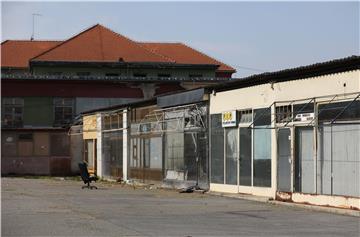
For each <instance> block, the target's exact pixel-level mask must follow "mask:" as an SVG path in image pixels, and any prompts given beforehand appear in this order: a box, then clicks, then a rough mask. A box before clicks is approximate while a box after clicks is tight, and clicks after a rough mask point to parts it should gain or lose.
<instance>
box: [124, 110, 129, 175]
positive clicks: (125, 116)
mask: <svg viewBox="0 0 360 237" xmlns="http://www.w3.org/2000/svg"><path fill="white" fill-rule="evenodd" d="M127 114H128V113H127V110H124V111H123V129H124V130H123V180H124V181H126V180H128V122H127V121H128V119H127V117H128V116H127Z"/></svg>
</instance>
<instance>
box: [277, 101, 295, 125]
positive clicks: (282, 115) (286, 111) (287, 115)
mask: <svg viewBox="0 0 360 237" xmlns="http://www.w3.org/2000/svg"><path fill="white" fill-rule="evenodd" d="M275 110H276V122H277V123H286V122H289V121H291V119H292V107H291V105H283V106H276V108H275Z"/></svg>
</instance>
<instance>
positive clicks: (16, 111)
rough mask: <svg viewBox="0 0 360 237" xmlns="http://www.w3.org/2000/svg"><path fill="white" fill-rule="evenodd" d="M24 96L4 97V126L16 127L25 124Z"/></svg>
mask: <svg viewBox="0 0 360 237" xmlns="http://www.w3.org/2000/svg"><path fill="white" fill-rule="evenodd" d="M23 111H24V99H23V98H3V99H2V116H1V117H2V127H4V128H6V127H7V128H15V127H22V126H23Z"/></svg>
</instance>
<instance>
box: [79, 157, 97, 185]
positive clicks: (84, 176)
mask: <svg viewBox="0 0 360 237" xmlns="http://www.w3.org/2000/svg"><path fill="white" fill-rule="evenodd" d="M79 169H80V175H81V179H82V180H83V181H84V184H86V185H85V186H82V187H81V188H82V189H84V188H88V189H94V188H95V189H97V187H96V186H94V185H90V183H91V182H92V181H94V182H96V180H98V177H96V176H90V174H89V171H88V169H87V164H86V163H85V162H84V163H79Z"/></svg>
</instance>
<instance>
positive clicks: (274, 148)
mask: <svg viewBox="0 0 360 237" xmlns="http://www.w3.org/2000/svg"><path fill="white" fill-rule="evenodd" d="M275 106H276V103H274V104H273V105H272V106H271V127H272V128H273V129H271V190H272V197H273V198H274V199H275V197H276V189H277V158H278V157H277V129H276V119H275V116H276V113H275Z"/></svg>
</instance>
